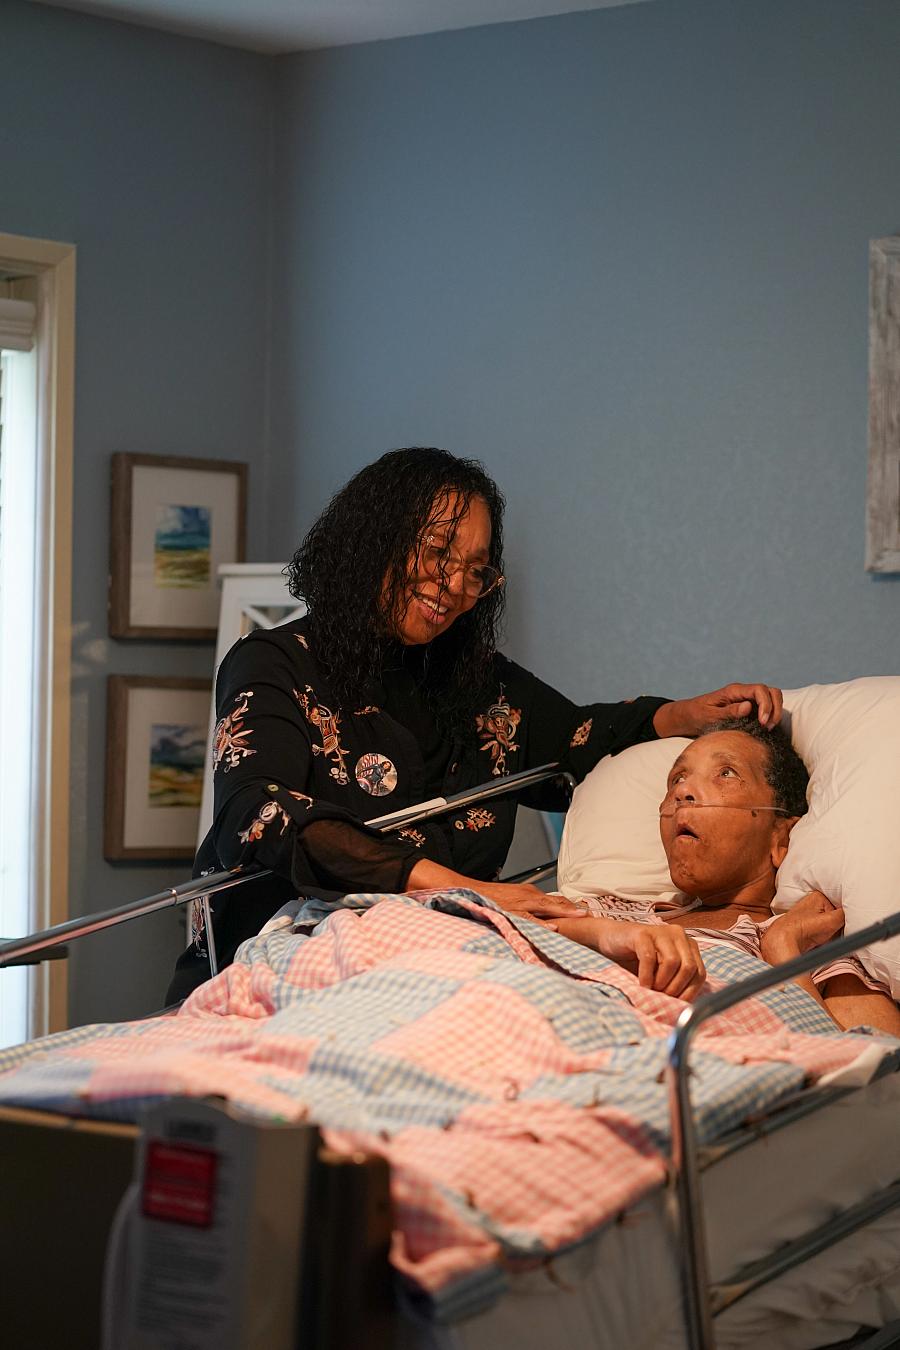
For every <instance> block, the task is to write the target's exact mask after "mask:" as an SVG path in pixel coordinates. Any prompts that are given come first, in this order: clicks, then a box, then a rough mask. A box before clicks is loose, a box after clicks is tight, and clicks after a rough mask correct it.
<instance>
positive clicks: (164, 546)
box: [109, 453, 247, 642]
mask: <svg viewBox="0 0 900 1350" xmlns="http://www.w3.org/2000/svg"><path fill="white" fill-rule="evenodd" d="M246 521H247V465H246V464H245V463H242V462H240V461H238V460H226V459H187V458H184V457H182V456H173V455H139V454H128V453H119V454H115V455H113V457H112V492H111V513H110V569H109V633H110V637H114V638H166V639H169V640H172V639H176V640H177V639H179V638H180V639H185V640H192V641H210V642H212V641H215V637H216V629H217V624H218V613H219V594H218V588H217V577H218V569H219V567H220V566H221V565H222V564H224V563H237V562H243V560H244V553H245V547H246V528H247V525H246Z"/></svg>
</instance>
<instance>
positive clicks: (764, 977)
mask: <svg viewBox="0 0 900 1350" xmlns="http://www.w3.org/2000/svg"><path fill="white" fill-rule="evenodd" d="M898 933H900V913H897V914H892V915H890V916H889V917H888V918H886V919H881V920H879V922H878V923H873V924H870V925H869V927H868V928H862V929H860V930H859V932H857V933H851V934H850V935H849V936H847V937H841V938H836V939H834V940H833V941H832V942H828V943H826V944H825V945H824V946H821V947H814V948H813V949H812V950H811V951H808V952H804V953H803V955H802V956H798V957H795V958H794V960H792V961H785V963H784V964H783V965H780V966H771V967H770V968H769V969H768V970H762V971H760V973H759V974H758V975H753V976H751V977H750V978H749V979H747V980H741V981H740V982H739V983H738V984H732V985H729V986H728V987H727V988H725V989H720V990H718V991H717V992H716V993H715V994H709V995H707V996H706V997H705V998H700V999H698V1000H697V1002H696V1003H695V1004H693V1005H692V1006H691V1007H688V1008H685V1010H684V1012H682V1014H681V1016H680V1017H679V1018H678V1021H677V1022H676V1024H675V1030H674V1031H673V1033H672V1035H671V1037H670V1039H669V1051H668V1057H667V1063H666V1084H667V1089H668V1097H669V1115H670V1119H671V1126H672V1170H673V1174H674V1201H675V1205H676V1209H677V1213H676V1223H677V1229H678V1236H679V1238H680V1241H681V1278H682V1296H683V1300H684V1316H685V1329H686V1332H687V1343H688V1347H689V1350H715V1347H716V1339H715V1333H714V1330H713V1318H714V1317H715V1316H716V1315H717V1314H718V1313H720V1312H723V1311H724V1310H725V1309H726V1308H728V1307H731V1306H732V1304H734V1303H736V1302H737V1301H738V1299H740V1298H744V1297H745V1296H746V1295H747V1294H749V1293H752V1291H753V1290H754V1289H758V1288H760V1287H761V1286H762V1285H764V1284H767V1283H768V1282H769V1281H770V1280H773V1279H775V1278H777V1276H779V1275H782V1274H785V1273H786V1272H787V1271H788V1270H791V1269H793V1267H794V1266H796V1265H799V1264H800V1263H801V1262H802V1261H805V1260H807V1259H809V1258H810V1257H812V1256H815V1255H816V1254H817V1253H818V1252H820V1251H824V1250H825V1249H826V1248H827V1247H829V1246H831V1245H833V1244H834V1243H835V1242H839V1241H840V1240H841V1238H844V1237H847V1236H849V1235H850V1234H851V1233H853V1232H855V1231H856V1230H857V1229H858V1228H861V1227H862V1226H863V1225H864V1224H866V1223H869V1222H870V1221H872V1220H873V1219H875V1218H877V1217H878V1216H879V1215H881V1214H884V1213H887V1212H888V1210H890V1209H893V1208H896V1207H897V1206H898V1205H900V1181H898V1183H897V1184H895V1185H893V1186H889V1187H887V1188H886V1189H885V1190H883V1191H880V1192H879V1193H878V1194H877V1195H875V1196H873V1197H870V1198H869V1199H867V1200H864V1201H861V1202H860V1203H859V1204H856V1205H853V1206H851V1207H850V1208H849V1209H847V1210H844V1211H842V1212H841V1213H839V1214H837V1215H836V1216H835V1217H834V1218H833V1219H832V1220H830V1221H829V1222H828V1223H826V1224H821V1225H817V1227H816V1228H815V1229H814V1230H813V1231H812V1232H810V1233H807V1234H804V1235H803V1236H802V1237H800V1238H797V1239H795V1240H794V1241H792V1242H787V1243H784V1244H782V1245H781V1246H780V1247H778V1248H776V1250H775V1251H774V1252H772V1253H771V1254H770V1255H769V1256H767V1257H764V1258H763V1259H762V1260H760V1261H755V1262H753V1263H752V1265H749V1266H745V1267H743V1268H742V1269H740V1270H738V1271H736V1272H734V1273H733V1274H732V1275H731V1276H730V1277H729V1278H728V1279H727V1280H724V1281H722V1282H721V1283H719V1284H717V1285H711V1284H710V1281H709V1265H708V1259H707V1246H706V1228H705V1222H704V1215H703V1204H702V1198H701V1194H700V1172H701V1168H700V1159H699V1152H698V1146H697V1136H696V1131H695V1128H694V1118H693V1115H692V1112H691V1090H690V1064H689V1051H690V1047H691V1041H692V1040H693V1037H694V1034H695V1032H697V1031H698V1030H699V1028H700V1027H701V1026H702V1025H703V1023H704V1022H707V1021H709V1019H710V1018H711V1017H716V1016H717V1015H718V1014H719V1013H722V1012H725V1011H726V1010H727V1009H728V1008H732V1007H734V1006H735V1004H737V1003H742V1002H743V1001H744V999H747V998H752V997H753V996H754V995H756V994H761V993H764V992H765V991H766V990H767V989H774V988H775V987H777V986H778V985H781V984H787V983H789V982H790V981H791V980H792V979H793V978H794V977H795V976H797V975H806V974H808V973H809V972H810V971H812V970H815V969H817V968H818V967H819V966H823V965H828V964H830V962H832V961H835V960H837V958H838V957H841V956H849V955H850V954H851V953H852V952H855V951H858V950H859V948H860V947H868V946H870V945H871V944H872V943H873V942H881V941H883V940H884V939H885V938H890V937H895V936H896V935H897V934H898ZM898 1049H900V1046H898ZM888 1332H890V1333H891V1335H892V1336H894V1337H895V1339H887V1340H886V1339H885V1335H886V1333H888ZM855 1344H856V1343H855ZM858 1344H859V1347H860V1350H863V1347H868V1350H876V1347H882V1346H883V1347H887V1346H892V1345H900V1323H897V1324H894V1323H892V1324H891V1326H890V1327H886V1328H882V1329H881V1330H880V1331H878V1332H876V1333H875V1334H874V1336H873V1337H871V1338H870V1339H869V1340H867V1341H859V1342H858Z"/></svg>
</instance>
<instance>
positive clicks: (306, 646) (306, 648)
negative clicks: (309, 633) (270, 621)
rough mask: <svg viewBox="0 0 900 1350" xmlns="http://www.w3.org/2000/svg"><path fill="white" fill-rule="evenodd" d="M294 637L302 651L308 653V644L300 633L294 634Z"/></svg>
mask: <svg viewBox="0 0 900 1350" xmlns="http://www.w3.org/2000/svg"><path fill="white" fill-rule="evenodd" d="M294 637H295V638H296V639H297V641H298V642H299V643H300V646H301V647H302V648H303V649H304V651H307V652H308V651H309V643H308V642H307V640H306V638H305V637H304V636H303V634H302V633H295V634H294Z"/></svg>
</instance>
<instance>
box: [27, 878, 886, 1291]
mask: <svg viewBox="0 0 900 1350" xmlns="http://www.w3.org/2000/svg"><path fill="white" fill-rule="evenodd" d="M704 960H705V961H706V964H707V971H708V974H709V988H710V989H715V988H719V987H721V986H722V984H724V983H728V982H733V981H735V980H740V979H742V978H746V977H748V976H749V975H751V974H754V973H756V972H757V971H758V970H759V968H760V967H759V962H757V961H756V960H755V959H754V958H753V957H750V956H748V955H746V954H745V953H743V952H741V951H738V950H736V949H734V948H731V947H729V946H728V945H727V944H725V943H716V944H713V945H711V946H710V947H709V948H708V949H706V950H705V951H704ZM683 1007H684V1004H683V1003H681V1002H680V1001H678V1000H676V999H672V998H668V997H666V996H665V995H662V994H655V993H653V992H652V991H648V990H646V989H642V988H641V987H640V986H639V984H638V983H637V980H636V978H635V977H634V976H632V975H631V974H629V973H628V972H627V971H625V970H623V969H621V968H620V967H619V966H617V965H615V964H613V963H612V962H610V961H608V960H606V959H605V958H604V957H602V956H599V955H597V953H595V952H593V951H590V950H589V949H587V948H584V947H581V946H578V945H577V944H576V943H574V942H571V941H570V940H568V939H567V938H564V937H562V936H560V935H559V934H557V933H554V932H552V931H550V930H548V929H546V928H543V927H542V926H540V925H538V924H536V923H534V922H531V921H529V920H527V919H520V918H516V917H513V916H511V915H509V914H506V913H504V912H503V911H501V910H499V909H497V908H496V906H494V905H492V904H491V902H489V901H486V900H483V899H482V898H481V897H479V896H477V895H475V894H474V892H471V891H463V890H458V891H446V892H428V893H422V894H420V895H419V896H417V897H410V896H379V895H363V896H353V897H350V898H348V899H347V900H346V901H345V902H344V903H343V904H342V905H341V906H339V907H338V908H336V909H335V910H334V911H333V912H331V913H330V914H329V915H328V917H327V918H325V919H324V920H323V921H321V922H318V923H316V924H315V925H314V926H313V925H312V924H307V925H306V927H305V928H304V927H303V925H300V931H290V930H288V931H277V932H274V933H271V934H269V935H267V936H260V937H258V938H254V939H252V940H251V941H249V942H247V943H245V944H244V945H243V947H242V948H241V949H240V951H239V953H238V958H237V960H236V961H235V963H234V965H232V966H230V967H229V968H228V969H227V970H225V971H223V972H222V973H221V974H220V975H219V976H217V977H216V978H215V979H213V980H210V981H209V982H208V983H207V984H205V985H203V986H202V987H201V988H200V989H198V990H197V991H196V992H195V993H194V994H193V995H192V996H191V998H190V999H189V1000H188V1001H187V1002H186V1003H185V1004H184V1006H183V1007H182V1008H181V1009H180V1011H179V1013H178V1014H177V1015H176V1016H169V1017H159V1018H153V1019H150V1020H147V1021H141V1022H131V1023H122V1024H115V1025H101V1026H92V1027H83V1028H79V1029H77V1030H75V1031H69V1032H63V1033H60V1034H58V1035H56V1036H50V1037H47V1038H45V1039H44V1040H42V1041H36V1042H32V1043H31V1044H28V1045H25V1046H21V1047H17V1048H16V1049H14V1050H9V1051H5V1052H0V1103H3V1104H6V1105H26V1106H32V1107H38V1108H42V1109H45V1110H51V1111H63V1112H67V1113H70V1114H78V1115H85V1116H93V1117H100V1118H103V1119H106V1120H136V1119H139V1118H140V1113H141V1110H142V1108H143V1107H145V1106H146V1105H147V1104H148V1103H149V1102H152V1101H154V1100H155V1099H157V1098H158V1097H159V1096H161V1095H172V1094H181V1095H190V1096H206V1095H210V1094H213V1095H219V1096H223V1097H225V1098H227V1099H229V1100H230V1101H231V1102H232V1103H234V1104H235V1105H237V1106H239V1107H240V1108H242V1109H244V1110H245V1111H247V1112H250V1113H253V1114H255V1115H257V1116H263V1117H268V1118H278V1119H282V1120H290V1121H297V1120H305V1119H309V1120H311V1121H315V1122H316V1123H317V1124H318V1125H319V1126H320V1127H321V1128H322V1131H323V1134H324V1137H325V1140H326V1142H327V1143H328V1145H329V1146H330V1147H332V1148H335V1149H338V1150H343V1151H352V1150H357V1149H365V1150H370V1151H372V1152H375V1153H378V1154H382V1155H384V1157H386V1158H387V1159H388V1161H389V1163H390V1166H391V1176H392V1190H393V1201H394V1206H395V1214H396V1233H395V1237H394V1242H393V1254H392V1255H393V1261H394V1264H395V1266H396V1267H397V1269H398V1270H399V1271H400V1272H402V1273H403V1274H404V1275H405V1276H407V1277H409V1279H410V1280H411V1281H413V1283H414V1285H415V1287H417V1288H418V1290H420V1291H421V1292H422V1293H423V1294H425V1295H427V1296H428V1297H430V1299H431V1300H432V1302H433V1305H434V1308H435V1310H436V1312H437V1313H438V1314H439V1315H440V1314H443V1315H445V1316H453V1315H456V1314H457V1313H458V1312H460V1311H463V1310H471V1307H472V1306H473V1300H474V1303H477V1302H483V1301H484V1300H485V1298H489V1297H490V1296H492V1294H493V1293H495V1292H497V1291H499V1289H500V1288H501V1287H502V1277H503V1276H502V1273H503V1272H504V1271H505V1270H508V1269H509V1268H515V1267H516V1266H517V1265H519V1264H521V1263H529V1262H533V1261H538V1260H542V1259H546V1258H547V1257H549V1256H552V1254H553V1253H555V1252H559V1251H561V1250H563V1249H565V1248H568V1247H570V1246H572V1245H573V1244H575V1243H578V1242H580V1241H582V1240H584V1239H586V1238H588V1237H590V1236H591V1235H592V1234H594V1233H595V1232H596V1231H597V1230H598V1229H599V1228H600V1227H601V1226H603V1225H604V1224H606V1223H608V1222H610V1221H611V1220H612V1219H614V1218H615V1217H616V1216H618V1215H619V1214H621V1213H622V1211H624V1210H626V1209H627V1208H628V1207H629V1206H630V1205H632V1204H633V1203H634V1202H635V1201H637V1200H638V1199H639V1198H640V1197H641V1196H643V1195H645V1194H646V1193H647V1192H648V1191H650V1190H651V1189H653V1188H655V1187H658V1186H659V1185H661V1184H662V1183H663V1182H664V1180H665V1176H666V1157H667V1151H668V1147H669V1117H668V1105H667V1100H666V1089H665V1085H664V1083H663V1081H662V1071H663V1066H664V1063H665V1056H666V1041H667V1038H668V1036H669V1034H670V1032H671V1031H672V1028H673V1026H674V1023H675V1020H676V1018H677V1017H678V1015H679V1013H680V1012H681V1010H682V1008H683ZM694 1045H695V1048H694V1051H693V1058H692V1066H693V1074H692V1080H691V1081H692V1097H693V1102H694V1109H695V1115H696V1120H697V1128H698V1134H699V1138H700V1140H701V1141H702V1142H708V1141H711V1140H714V1139H716V1138H718V1137H720V1136H722V1135H723V1134H725V1133H727V1132H729V1131H731V1130H733V1129H735V1128H736V1127H738V1126H739V1125H740V1124H741V1123H742V1122H744V1121H745V1120H747V1119H748V1118H749V1117H753V1116H757V1115H758V1114H759V1113H761V1112H763V1111H765V1110H767V1109H769V1108H772V1107H774V1106H776V1105H778V1104H779V1103H781V1102H783V1101H785V1100H786V1099H787V1098H789V1097H791V1096H793V1095H794V1094H796V1092H797V1091H798V1090H799V1089H800V1088H801V1087H803V1086H805V1085H809V1084H811V1083H815V1082H816V1081H817V1080H818V1079H820V1078H821V1077H822V1076H823V1075H825V1074H827V1073H830V1072H832V1071H835V1070H838V1069H841V1068H844V1067H846V1066H848V1065H850V1064H852V1063H853V1062H854V1061H855V1060H857V1058H858V1057H859V1056H860V1054H861V1053H862V1052H863V1051H864V1050H869V1051H871V1047H872V1045H873V1039H872V1037H871V1036H867V1035H865V1034H856V1033H854V1034H848V1033H839V1032H838V1031H837V1030H836V1028H835V1026H834V1024H833V1023H832V1022H831V1021H830V1019H829V1018H828V1017H827V1015H826V1014H825V1013H824V1012H823V1011H822V1009H821V1008H820V1007H819V1006H818V1005H817V1004H816V1003H815V1001H814V1000H813V999H812V998H810V997H809V996H808V995H807V994H805V993H804V992H803V991H802V990H800V989H798V988H796V987H795V986H792V985H789V986H786V987H784V988H781V989H777V990H773V991H770V992H768V993H766V994H763V995H761V996H759V997H756V998H754V999H752V1000H749V1001H747V1002H746V1003H744V1004H741V1005H739V1006H737V1007H735V1008H733V1009H731V1010H730V1011H729V1012H726V1013H724V1014H722V1015H721V1016H720V1017H718V1018H716V1019H713V1020H712V1021H711V1022H709V1023H707V1024H706V1025H705V1026H704V1027H703V1028H702V1029H701V1030H700V1032H699V1033H698V1035H697V1038H696V1040H695V1043H694ZM885 1053H886V1054H887V1053H888V1047H887V1045H886V1044H885Z"/></svg>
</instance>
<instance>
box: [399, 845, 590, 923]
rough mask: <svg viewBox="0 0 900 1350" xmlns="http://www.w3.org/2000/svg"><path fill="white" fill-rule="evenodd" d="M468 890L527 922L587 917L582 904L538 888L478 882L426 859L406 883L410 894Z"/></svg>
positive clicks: (506, 883)
mask: <svg viewBox="0 0 900 1350" xmlns="http://www.w3.org/2000/svg"><path fill="white" fill-rule="evenodd" d="M460 887H462V888H464V889H466V890H470V891H477V893H478V894H479V895H484V896H486V897H487V899H488V900H493V902H494V904H495V905H499V906H500V908H501V909H505V910H507V911H508V913H510V914H521V915H522V916H523V917H524V918H526V919H557V918H570V917H572V916H573V915H576V914H583V913H584V910H583V909H582V908H581V906H580V905H576V904H573V902H572V901H571V900H566V899H565V898H564V897H563V896H561V895H546V894H545V893H544V892H543V891H542V890H539V889H538V887H537V886H529V885H513V884H511V883H510V882H506V881H476V880H475V879H474V878H472V877H464V876H462V874H461V873H459V872H452V871H451V870H450V868H449V867H444V866H442V865H441V863H436V862H432V861H431V860H430V859H429V858H422V860H421V861H420V862H417V863H416V865H415V867H414V868H413V869H412V871H411V872H410V874H409V877H408V878H407V882H406V889H407V890H408V891H437V890H448V889H458V888H460Z"/></svg>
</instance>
